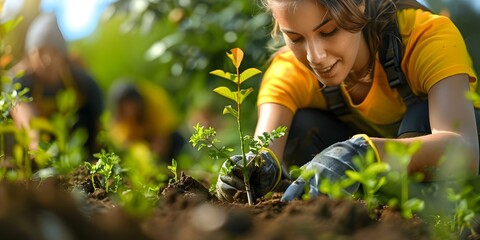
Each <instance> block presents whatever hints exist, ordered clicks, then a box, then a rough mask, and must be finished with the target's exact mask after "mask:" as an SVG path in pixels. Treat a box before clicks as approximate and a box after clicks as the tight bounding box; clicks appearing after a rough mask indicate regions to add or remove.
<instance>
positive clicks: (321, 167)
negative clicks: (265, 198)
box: [281, 134, 379, 201]
mask: <svg viewBox="0 0 480 240" xmlns="http://www.w3.org/2000/svg"><path fill="white" fill-rule="evenodd" d="M369 149H372V150H373V151H374V153H375V157H376V158H377V160H378V159H379V155H378V151H377V150H376V148H375V146H374V145H373V143H372V141H371V140H370V138H369V137H368V136H367V135H365V134H357V135H355V136H353V137H352V138H350V139H348V140H346V141H343V142H338V143H334V144H332V145H331V146H329V147H328V148H326V149H324V150H323V151H322V152H320V153H319V154H317V155H316V156H315V157H314V158H313V159H312V160H311V161H310V162H308V163H306V164H305V165H303V166H302V169H304V170H305V171H310V170H313V171H314V172H315V173H314V174H312V175H310V177H309V178H308V179H304V178H302V177H301V176H300V177H299V178H297V179H296V180H295V181H293V182H292V183H291V184H290V186H288V188H287V189H286V190H285V192H284V194H283V197H282V199H281V200H282V201H291V200H293V199H296V198H298V199H300V198H301V197H302V195H303V194H304V189H305V184H308V186H309V188H310V190H309V195H310V197H317V196H319V195H320V192H319V188H320V184H321V181H322V179H328V180H329V181H330V182H336V181H339V180H341V179H344V178H346V175H345V172H346V171H347V170H353V171H358V169H357V168H356V166H355V165H354V164H353V162H352V159H353V157H355V156H359V157H364V156H365V154H366V152H367V151H368V150H369ZM359 186H360V184H359V183H358V182H356V183H354V184H353V185H350V186H349V187H348V188H346V189H344V191H345V193H346V194H349V195H351V194H353V193H355V192H356V191H357V190H358V188H359Z"/></svg>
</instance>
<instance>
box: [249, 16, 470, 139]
mask: <svg viewBox="0 0 480 240" xmlns="http://www.w3.org/2000/svg"><path fill="white" fill-rule="evenodd" d="M397 17H398V25H399V32H400V35H401V36H402V41H403V44H404V46H405V47H404V50H405V51H404V56H403V60H402V70H403V72H404V73H405V75H406V77H407V81H408V83H409V85H410V88H411V89H412V91H413V93H414V94H416V95H418V96H420V97H426V96H427V94H428V91H429V90H430V88H431V87H432V86H433V85H434V84H435V83H437V82H438V81H440V80H442V79H444V78H446V77H449V76H452V75H456V74H460V73H464V74H467V75H469V76H470V90H471V91H476V86H477V76H476V74H475V72H474V70H473V66H472V61H471V58H470V56H469V54H468V52H467V48H466V46H465V42H464V40H463V38H462V36H461V34H460V32H459V31H458V29H457V28H456V26H455V25H454V24H453V23H452V22H451V20H450V19H449V18H447V17H444V16H439V15H435V14H432V13H430V12H426V11H422V10H417V9H405V10H401V11H399V12H398V13H397ZM373 75H374V76H373V83H372V87H371V88H370V91H369V93H368V95H367V96H366V97H365V99H364V101H363V102H361V103H360V104H358V105H355V104H353V103H352V102H351V100H350V99H348V94H347V92H346V89H345V88H344V87H343V86H342V91H343V95H344V96H347V101H348V105H349V106H350V108H352V109H353V110H354V112H356V113H358V115H359V117H362V118H364V119H366V120H367V121H368V122H370V123H371V125H374V126H377V128H379V129H382V128H383V130H379V131H377V134H379V135H382V136H386V137H387V136H395V134H396V131H395V132H393V131H394V130H393V129H392V128H391V127H386V126H387V125H391V124H394V123H396V122H398V121H400V120H401V119H402V117H403V115H404V114H405V112H406V106H405V104H404V103H403V100H402V97H401V96H400V95H399V94H398V92H397V90H396V89H392V88H390V86H389V84H388V79H387V76H386V73H385V71H384V70H383V67H382V65H381V63H380V61H379V59H378V56H377V59H376V63H375V71H374V74H373ZM263 103H276V104H280V105H283V106H285V107H287V108H288V109H290V110H291V111H292V112H293V113H295V112H296V111H297V109H299V108H318V109H325V110H326V109H327V104H326V100H325V98H324V96H323V94H322V93H321V91H320V85H319V83H318V80H317V79H316V78H315V76H314V75H313V74H312V73H311V72H310V71H309V70H308V69H307V68H306V67H305V66H304V65H303V64H302V63H301V62H299V61H298V60H297V59H296V58H295V56H294V55H293V53H292V52H291V51H287V52H284V53H280V54H278V55H277V56H275V57H274V58H273V60H272V62H271V64H270V66H269V68H268V69H267V71H266V72H265V74H264V76H263V79H262V83H261V86H260V91H259V95H258V100H257V105H258V106H260V105H261V104H263ZM384 127H385V128H384Z"/></svg>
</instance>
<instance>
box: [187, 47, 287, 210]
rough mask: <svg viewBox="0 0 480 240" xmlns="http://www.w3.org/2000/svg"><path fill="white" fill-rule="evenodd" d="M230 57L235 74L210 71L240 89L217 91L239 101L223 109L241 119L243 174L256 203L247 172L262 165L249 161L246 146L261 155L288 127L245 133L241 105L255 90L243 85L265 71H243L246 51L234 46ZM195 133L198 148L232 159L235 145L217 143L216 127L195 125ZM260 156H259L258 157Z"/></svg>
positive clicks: (214, 155) (192, 140) (224, 87)
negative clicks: (256, 137)
mask: <svg viewBox="0 0 480 240" xmlns="http://www.w3.org/2000/svg"><path fill="white" fill-rule="evenodd" d="M227 56H228V58H229V59H230V60H231V62H232V63H233V65H234V66H235V70H236V71H235V73H230V72H225V71H223V70H214V71H211V72H210V74H212V75H215V76H219V77H221V78H223V79H227V80H229V81H231V82H233V83H235V85H236V91H232V90H230V89H229V88H228V87H226V86H220V87H217V88H215V89H214V90H213V91H214V92H216V93H218V94H220V95H222V96H224V97H226V98H228V99H230V100H233V101H234V102H235V103H236V108H234V107H232V106H231V105H228V106H225V108H224V110H223V114H230V115H232V116H234V117H235V118H236V120H237V130H238V134H239V139H240V151H241V155H242V157H243V164H242V166H243V167H242V173H243V180H244V183H245V190H246V193H247V199H248V204H249V205H253V197H252V190H251V187H250V181H249V177H250V176H249V175H248V174H247V167H248V166H249V164H261V163H258V162H255V161H252V162H248V163H247V159H246V150H245V146H246V145H247V144H248V145H249V147H250V148H249V150H250V151H251V152H253V153H254V154H258V151H259V149H260V148H261V147H267V146H269V144H270V142H271V141H272V140H273V139H275V138H279V137H282V136H284V135H285V132H286V128H285V127H278V128H277V129H275V130H274V131H272V134H269V133H264V134H263V135H262V136H258V140H257V139H253V138H252V137H250V136H248V135H244V134H243V129H242V122H241V116H242V114H241V113H242V112H241V105H242V103H243V101H244V100H245V98H246V97H247V96H248V95H250V94H251V93H252V92H253V88H247V89H242V88H241V85H242V83H244V82H245V81H246V80H248V79H251V77H253V76H255V75H257V74H259V73H261V71H260V70H258V69H256V68H248V69H247V70H245V71H243V72H241V73H240V64H241V63H242V60H243V56H244V53H243V51H242V50H241V49H239V48H233V49H231V50H230V53H227ZM194 129H195V133H194V134H193V135H192V137H191V138H190V142H191V143H192V145H193V146H194V147H195V146H197V145H198V150H200V149H202V148H204V147H208V148H210V149H211V150H210V151H209V156H210V157H212V158H215V159H218V158H221V159H226V160H229V159H230V156H229V153H231V152H233V149H232V148H227V147H218V146H216V144H217V143H219V142H220V141H219V140H218V139H216V138H215V137H216V132H215V130H214V129H213V128H211V127H209V128H206V129H205V128H204V127H203V126H202V127H201V126H199V125H198V124H197V125H196V126H195V127H194ZM256 159H258V157H255V158H254V160H256Z"/></svg>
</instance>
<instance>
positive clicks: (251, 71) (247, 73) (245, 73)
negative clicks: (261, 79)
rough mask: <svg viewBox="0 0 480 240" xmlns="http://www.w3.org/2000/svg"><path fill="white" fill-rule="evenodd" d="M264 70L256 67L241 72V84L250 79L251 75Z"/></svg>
mask: <svg viewBox="0 0 480 240" xmlns="http://www.w3.org/2000/svg"><path fill="white" fill-rule="evenodd" d="M261 72H262V71H260V70H258V69H256V68H249V69H247V70H245V71H243V72H242V73H240V84H242V83H243V82H245V81H246V80H248V79H250V78H251V77H253V76H255V75H257V74H259V73H261Z"/></svg>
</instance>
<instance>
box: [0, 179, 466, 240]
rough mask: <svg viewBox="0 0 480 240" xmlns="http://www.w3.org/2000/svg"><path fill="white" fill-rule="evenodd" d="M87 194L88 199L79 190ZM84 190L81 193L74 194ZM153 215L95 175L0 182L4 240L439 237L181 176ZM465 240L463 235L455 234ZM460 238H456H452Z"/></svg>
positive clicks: (395, 222) (390, 216)
mask: <svg viewBox="0 0 480 240" xmlns="http://www.w3.org/2000/svg"><path fill="white" fill-rule="evenodd" d="M73 188H77V189H82V191H81V192H83V193H84V194H78V191H72V189H73ZM73 192H77V194H72V193H73ZM158 194H159V201H158V204H157V205H156V206H155V209H154V211H153V213H152V214H151V215H149V216H147V217H136V216H132V215H131V214H127V213H126V211H124V210H123V209H122V207H120V206H118V205H117V204H115V202H114V201H112V200H111V199H109V197H108V195H107V194H106V193H105V191H104V190H103V189H99V188H97V189H96V190H94V188H93V185H92V183H91V179H90V177H89V176H88V175H87V174H86V172H85V171H84V170H83V171H77V172H76V173H75V175H74V177H71V178H69V179H68V180H66V179H63V178H48V179H46V180H44V181H26V182H14V183H12V182H2V183H0V236H1V239H22V240H30V239H31V240H37V239H39V240H41V239H62V240H64V239H65V240H69V239H72V240H73V239H99V240H100V239H101V240H105V239H120V240H122V239H171V240H175V239H193V240H195V239H214V240H215V239H395V240H396V239H398V240H402V239H434V237H433V236H434V235H435V234H434V233H432V231H431V229H430V228H429V227H428V226H427V224H426V223H424V222H423V221H422V220H421V219H420V218H418V217H414V218H413V219H405V218H402V217H401V215H400V213H399V212H398V211H396V210H393V209H389V208H381V209H378V211H377V212H376V214H377V215H376V216H375V217H373V218H372V217H370V216H369V215H368V212H367V208H366V206H365V204H363V203H362V202H360V201H354V200H332V199H329V198H327V197H317V198H314V199H311V200H306V201H300V200H296V201H292V202H288V203H285V202H281V201H280V198H281V193H275V194H273V195H272V196H271V197H270V198H269V199H258V200H257V201H256V202H255V204H254V205H253V206H249V205H247V204H245V203H242V202H241V201H238V202H237V201H236V202H234V203H226V202H221V201H219V200H218V199H217V198H216V197H215V196H214V195H212V194H211V193H210V192H209V191H208V189H207V188H206V187H205V185H204V184H202V183H200V182H199V181H197V180H195V179H194V178H192V177H190V176H188V175H187V174H184V173H182V174H181V176H180V178H179V181H178V182H174V183H171V184H169V185H168V186H167V187H165V188H164V189H161V190H160V191H159V193H158ZM453 236H458V235H453ZM452 239H454V238H452Z"/></svg>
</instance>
